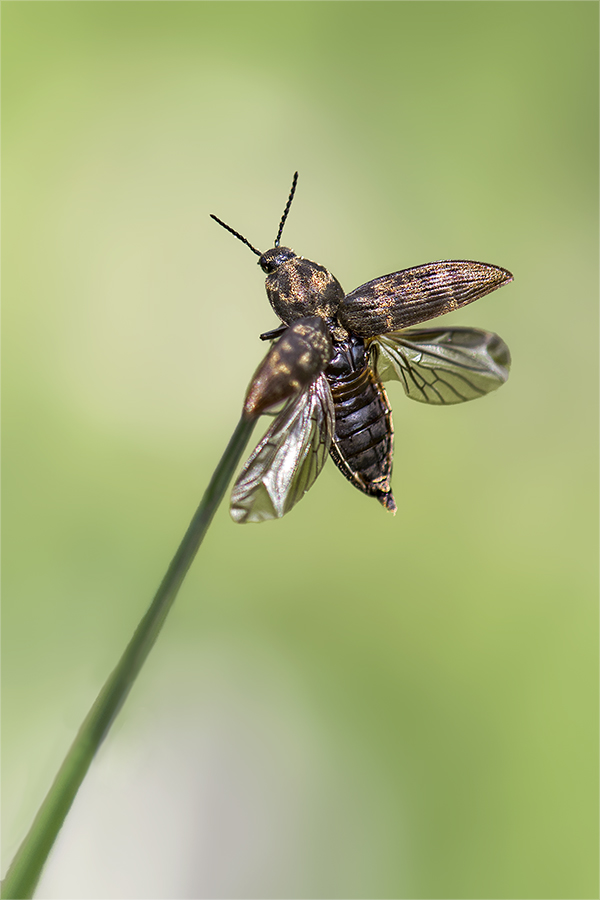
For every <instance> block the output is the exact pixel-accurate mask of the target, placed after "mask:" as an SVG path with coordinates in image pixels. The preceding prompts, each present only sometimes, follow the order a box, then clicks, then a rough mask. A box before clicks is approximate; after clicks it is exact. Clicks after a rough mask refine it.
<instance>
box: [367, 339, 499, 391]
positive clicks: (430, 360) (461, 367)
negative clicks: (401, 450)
mask: <svg viewBox="0 0 600 900" xmlns="http://www.w3.org/2000/svg"><path fill="white" fill-rule="evenodd" d="M371 347H372V348H373V352H374V356H375V366H376V369H377V374H378V375H379V377H380V378H381V380H382V381H387V380H388V379H390V378H395V379H397V380H398V381H400V382H401V383H402V385H403V387H404V390H405V391H406V393H407V394H408V396H409V397H411V399H413V400H419V401H421V402H422V403H436V404H449V403H463V402H464V401H465V400H474V399H475V398H476V397H482V396H483V395H484V394H487V393H489V392H490V391H495V390H496V389H497V388H499V387H500V386H501V385H502V384H504V382H505V381H506V380H507V378H508V371H509V368H510V352H509V349H508V347H507V346H506V344H505V343H504V341H503V340H502V338H500V337H498V335H497V334H494V333H493V332H491V331H481V330H480V329H478V328H446V329H441V328H438V329H420V328H413V329H410V330H408V331H397V332H392V333H391V334H384V335H381V336H380V337H378V338H376V339H374V340H373V341H372V342H371Z"/></svg>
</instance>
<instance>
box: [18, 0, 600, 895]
mask: <svg viewBox="0 0 600 900" xmlns="http://www.w3.org/2000/svg"><path fill="white" fill-rule="evenodd" d="M2 13H3V21H2V31H3V34H2V38H3V113H4V116H3V120H4V121H3V139H4V181H3V193H4V198H3V200H4V332H3V334H4V604H3V622H4V635H3V637H4V647H3V651H4V652H3V665H4V678H3V691H4V706H3V709H4V729H3V764H4V791H3V793H4V798H3V799H4V842H3V843H4V847H3V850H4V853H5V858H4V863H3V866H4V869H5V868H6V865H7V864H8V862H9V861H10V859H11V857H12V855H13V853H14V851H15V849H16V847H17V846H18V843H19V841H20V840H21V838H22V837H23V835H24V833H25V831H26V829H27V827H28V826H29V823H30V821H31V819H32V817H33V814H34V812H35V810H36V809H37V807H38V806H39V803H40V802H41V800H42V798H43V796H44V794H45V792H46V790H47V788H48V786H49V784H50V781H51V779H52V777H53V775H54V773H55V772H56V769H57V768H58V765H59V763H60V762H61V760H62V758H63V756H64V753H65V752H66V749H67V747H68V745H69V744H70V742H71V740H72V738H73V735H74V733H75V731H76V729H77V727H78V725H79V724H80V722H81V720H82V718H83V717H84V715H85V713H86V711H87V709H88V708H89V706H90V704H91V702H92V700H93V699H94V697H95V695H96V693H97V692H98V690H99V688H100V686H101V685H102V683H103V681H104V679H105V678H106V676H107V675H108V673H109V671H110V670H111V668H112V666H113V665H114V663H115V662H116V660H117V659H118V657H119V655H120V653H121V651H122V649H123V647H124V646H125V644H126V642H127V641H128V639H129V637H130V635H131V633H132V631H133V629H134V627H135V625H136V623H137V621H138V620H139V619H140V617H141V615H142V613H143V611H144V610H145V608H146V606H147V604H148V602H149V600H150V598H151V596H152V594H153V592H154V590H155V588H156V586H157V584H158V582H159V580H160V579H161V577H162V575H163V573H164V570H165V568H166V566H167V564H168V562H169V560H170V558H171V555H172V553H173V551H174V549H175V547H176V546H177V544H178V542H179V539H180V537H181V536H182V534H183V531H184V529H185V527H186V526H187V524H188V521H189V519H190V517H191V515H192V513H193V511H194V509H195V507H196V504H197V502H198V500H199V498H200V496H201V494H202V492H203V490H204V487H205V485H206V483H207V481H208V479H209V477H210V475H211V473H212V471H213V468H214V466H215V464H216V462H217V460H218V458H219V456H220V454H221V452H222V450H223V448H224V447H225V445H226V443H227V441H228V438H229V436H230V434H231V431H232V429H233V427H234V425H235V423H236V422H237V419H238V415H239V410H240V404H241V401H242V397H243V394H244V390H245V387H246V384H247V382H248V380H249V377H250V375H251V374H252V372H253V371H254V368H255V366H256V365H257V363H258V362H259V360H260V359H261V357H262V354H263V353H264V351H265V348H264V345H262V344H261V343H260V342H259V341H258V334H259V333H260V332H262V331H265V330H267V329H269V328H272V327H274V326H275V325H276V324H277V323H276V319H275V317H274V314H273V313H272V311H271V309H270V307H269V306H268V303H267V300H266V296H265V293H264V287H263V279H262V276H261V273H260V270H257V266H256V259H255V257H254V256H252V254H250V253H249V251H247V249H246V248H244V247H243V246H242V245H241V244H239V242H237V241H234V239H233V238H231V237H230V236H229V235H227V234H226V233H225V232H224V231H223V230H222V229H220V228H218V226H216V225H215V224H214V223H213V222H211V221H210V219H209V218H208V214H209V213H211V212H214V213H216V214H217V215H219V216H221V217H222V218H224V219H225V220H226V221H227V222H229V223H231V224H232V225H233V226H234V227H235V228H237V229H239V230H240V231H242V232H243V233H244V234H245V235H247V237H248V238H249V239H250V240H251V241H252V242H253V243H254V244H255V245H258V246H259V247H260V248H262V249H267V247H269V246H271V243H272V241H273V237H274V235H275V231H276V228H277V224H278V222H279V218H280V215H281V212H282V209H283V205H284V203H285V200H286V197H287V193H288V190H289V185H290V181H291V176H292V173H293V171H294V170H295V169H296V168H297V169H299V171H300V182H299V188H298V193H297V197H296V200H295V202H294V205H293V208H292V211H291V215H290V218H289V220H288V224H287V226H286V231H285V242H287V243H289V244H290V245H291V246H292V247H294V248H295V249H296V251H297V252H299V253H301V254H303V255H305V256H308V257H309V258H311V259H314V260H317V261H318V262H321V263H323V264H324V265H326V266H327V267H328V268H329V269H330V270H331V271H332V272H334V273H335V274H336V276H337V277H338V278H339V279H340V281H341V283H342V285H344V286H345V288H346V289H347V290H351V289H352V288H354V287H355V286H356V285H358V284H361V283H363V282H365V281H367V280H369V279H371V278H373V277H376V276H378V275H381V274H383V273H387V272H390V271H394V270H395V269H398V268H403V267H406V266H409V265H416V264H418V263H422V262H428V261H430V260H432V259H443V258H450V259H452V258H471V259H482V260H485V261H488V262H492V263H496V264H499V265H502V266H505V267H507V268H509V269H511V270H512V271H513V272H514V274H515V281H514V284H512V285H510V286H509V287H506V288H503V289H502V291H501V292H499V293H497V294H492V295H490V296H489V297H486V298H484V299H482V300H480V301H479V302H478V303H477V304H475V305H473V306H470V307H468V308H466V309H465V310H463V311H461V312H459V313H456V314H454V315H453V316H452V317H451V319H452V321H453V322H454V323H456V324H465V325H472V326H477V327H483V328H487V329H490V330H494V331H497V332H499V333H500V334H501V335H502V337H503V338H504V339H505V340H506V342H507V343H508V344H509V346H510V348H511V350H512V353H513V359H514V364H513V370H512V374H511V378H510V380H509V382H508V384H507V386H506V387H504V388H502V390H501V391H499V392H498V393H497V394H493V395H491V396H490V397H487V398H485V399H482V400H481V401H480V402H477V403H469V404H466V405H465V406H464V407H454V408H449V409H436V408H428V407H426V406H423V405H420V404H416V403H413V402H411V401H409V400H407V399H406V398H405V396H404V394H403V392H402V389H401V387H400V386H399V385H397V384H396V385H392V386H391V388H390V392H389V393H390V399H391V402H392V405H393V409H394V421H395V429H396V455H395V475H394V490H395V494H396V498H397V500H398V505H399V513H398V515H397V516H396V518H395V519H394V518H392V517H391V516H389V515H387V514H385V512H384V511H383V510H382V509H381V508H380V507H379V505H378V504H376V503H375V502H373V501H372V500H369V499H368V498H366V497H364V496H362V495H361V494H360V493H359V492H357V491H355V490H353V489H352V488H351V486H350V485H349V484H348V483H347V482H346V481H345V480H344V479H343V478H342V477H341V475H340V474H339V473H338V471H337V470H336V469H335V467H334V466H333V464H331V463H328V465H327V467H326V470H325V471H324V473H323V474H322V475H321V477H320V478H319V481H318V482H317V484H316V485H315V486H314V488H313V489H312V491H311V493H310V494H309V495H308V496H307V497H306V498H305V499H304V500H303V501H302V503H301V504H300V505H299V506H298V507H297V508H296V509H295V510H294V511H293V513H292V514H290V515H289V516H288V517H287V518H286V519H284V520H282V521H280V522H273V523H268V524H265V525H262V526H247V527H241V526H236V525H234V524H233V523H232V521H231V520H230V518H229V516H228V513H227V509H226V508H225V506H224V507H223V508H221V509H220V510H219V512H218V514H217V516H216V519H215V521H214V524H213V526H212V529H211V531H210V532H209V535H208V537H207V539H206V542H205V544H204V546H203V547H202V549H201V552H200V554H199V557H198V559H197V560H196V563H195V564H194V566H193V569H192V571H191V572H190V574H189V577H188V579H187V581H186V583H185V585H184V588H183V590H182V592H181V595H180V597H179V599H178V601H177V604H176V606H175V608H174V610H173V612H172V614H171V616H170V619H169V621H168V622H167V625H166V627H165V629H164V632H163V634H162V635H161V637H160V640H159V642H158V644H157V646H156V647H155V648H154V650H153V653H152V656H151V658H150V660H149V662H148V664H147V665H146V668H145V670H144V671H143V673H142V675H141V677H140V679H139V681H138V684H137V685H136V687H135V689H134V691H133V692H132V694H131V696H130V698H129V700H128V702H127V704H126V706H125V708H124V709H123V711H122V713H121V715H120V717H119V719H118V721H117V723H116V725H115V727H114V728H113V731H112V732H111V734H110V736H109V737H108V739H107V741H106V742H105V744H104V746H103V748H102V750H101V752H100V754H99V756H98V758H97V760H96V762H95V764H94V766H93V768H92V770H91V772H90V774H89V776H88V779H87V780H86V783H85V785H84V787H83V788H82V790H81V792H80V794H79V796H78V797H77V799H76V802H75V804H74V807H73V809H72V811H71V814H70V816H69V818H68V821H67V824H66V826H65V828H64V830H63V832H62V834H61V836H60V839H59V841H58V843H57V845H56V848H55V852H54V853H53V855H52V858H51V861H50V863H49V865H48V867H47V869H46V871H45V873H44V876H43V879H42V882H41V883H40V886H39V889H38V896H40V897H48V898H71V897H73V898H100V897H106V898H109V897H111V898H113V897H114V898H123V897H132V898H133V897H140V898H142V897H146V898H148V897H156V898H163V897H164V898H170V897H190V898H195V897H228V898H229V897H257V898H258V897H264V898H266V897H284V898H294V897H325V898H330V897H374V898H384V897H385V898H393V897H415V898H416V897H418V898H432V897H436V898H471V897H473V898H475V897H478V898H541V897H544V898H554V897H556V898H588V897H597V895H598V894H597V892H598V884H597V872H598V867H597V827H596V823H597V815H596V813H597V786H596V782H597V764H596V760H597V718H598V717H597V601H596V587H597V575H596V546H597V544H596V536H597V527H596V462H595V461H596V434H597V420H598V413H597V400H596V384H597V365H596V356H597V352H596V334H597V327H596V318H597V237H598V234H597V174H596V173H597V129H598V114H597V108H598V103H597V99H598V98H597V68H598V67H597V63H598V50H597V16H598V8H597V5H596V4H595V3H586V2H565V3H563V2H549V3H546V2H532V3H502V2H501V3H495V2H488V3H474V2H466V3H461V2H456V3H455V2H447V3H446V2H444V3H437V2H431V3H410V2H399V3H395V2H385V3H378V2H371V3H364V2H352V3H345V2H333V3H329V2H319V3H317V2H313V3H296V2H290V3H271V2H266V3H260V2H247V3H236V2H232V3H203V2H188V3H178V2H173V3H169V2H132V3H128V2H115V3H104V2H88V3H73V2H66V3H62V2H52V3H38V2H29V3H23V2H5V3H3V7H2ZM451 319H450V317H448V318H447V320H446V321H447V322H448V323H449V322H450V321H451ZM257 436H258V432H257Z"/></svg>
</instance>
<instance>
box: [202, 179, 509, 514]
mask: <svg viewBox="0 0 600 900" xmlns="http://www.w3.org/2000/svg"><path fill="white" fill-rule="evenodd" d="M297 178H298V173H296V174H295V175H294V181H293V183H292V190H291V192H290V196H289V199H288V202H287V204H286V207H285V210H284V213H283V216H282V218H281V222H280V224H279V230H278V233H277V238H276V239H275V245H274V247H273V248H272V249H271V250H267V251H266V253H261V252H260V251H259V250H257V249H256V248H255V247H253V246H252V244H250V243H249V241H247V240H246V238H244V237H242V235H241V234H239V233H238V232H237V231H234V230H233V229H232V228H230V227H229V226H228V225H226V224H225V223H224V222H222V221H221V220H220V219H217V217H216V216H213V217H212V218H214V219H215V220H216V221H217V222H219V224H220V225H222V226H223V227H224V228H226V229H227V230H228V231H230V232H231V233H232V234H233V235H234V236H235V237H237V238H238V239H239V240H241V241H243V243H245V244H246V245H247V246H248V247H250V249H251V250H252V251H253V252H254V253H255V254H256V255H257V256H258V257H259V264H260V266H261V268H262V269H263V271H264V272H265V274H266V276H267V277H266V290H267V295H268V297H269V301H270V303H271V306H272V307H273V309H274V310H275V312H276V314H277V315H278V316H279V318H280V319H281V321H282V322H283V325H282V326H280V327H279V328H277V329H275V330H274V331H270V332H267V333H265V334H263V335H261V338H262V339H263V340H273V339H276V340H275V343H274V344H273V345H272V347H271V350H270V351H269V353H268V354H267V356H266V357H265V359H264V361H263V363H262V364H261V366H260V367H259V369H258V371H257V373H256V374H255V376H254V379H253V381H252V383H251V385H250V388H249V390H248V394H247V397H246V402H245V405H244V414H245V415H246V416H248V417H254V416H256V415H260V414H261V413H263V412H267V411H269V410H271V409H273V408H274V407H276V406H277V407H278V408H280V406H281V403H284V404H285V405H284V406H283V409H279V411H278V413H277V415H276V417H275V419H274V421H273V423H272V425H271V427H270V428H269V429H268V431H267V433H266V434H265V436H264V438H263V439H262V441H261V442H260V443H259V444H258V446H257V447H256V448H255V450H254V452H253V453H252V455H251V456H250V459H249V460H248V461H247V462H246V464H245V466H244V467H243V469H242V472H241V474H240V476H239V478H238V480H237V481H236V483H235V485H234V488H233V491H232V497H231V515H232V517H233V519H234V520H235V521H236V522H260V521H264V520H265V519H270V518H279V517H281V516H283V515H285V513H286V512H288V511H289V510H290V509H291V507H292V506H293V505H294V504H295V503H297V502H298V500H300V499H301V497H302V496H303V495H304V493H306V491H307V490H308V489H309V487H311V485H312V484H313V482H314V480H315V479H316V477H317V475H318V474H319V472H320V471H321V469H322V467H323V465H324V463H325V459H326V458H327V454H328V452H329V454H330V455H331V457H332V459H333V460H334V462H335V463H336V465H337V466H338V468H339V469H340V470H341V471H342V473H343V474H344V475H345V476H346V478H348V480H349V481H351V482H352V484H354V486H355V487H357V488H358V489H359V490H360V491H362V492H363V493H365V494H367V495H369V496H372V497H376V498H377V499H378V500H379V502H380V503H381V504H382V505H383V506H384V507H385V508H386V509H388V510H390V511H391V512H395V511H396V503H395V501H394V497H393V495H392V490H391V485H390V478H391V473H392V441H393V427H392V417H391V410H390V406H389V403H388V399H387V396H386V393H385V390H384V388H383V384H382V382H383V381H385V380H388V379H397V380H399V381H400V382H401V383H402V385H403V387H404V389H405V391H406V393H407V394H408V396H409V397H411V398H412V399H414V400H419V401H421V402H424V403H430V404H451V403H461V402H463V401H466V400H472V399H475V398H476V397H480V396H482V395H483V394H486V393H488V392H489V391H492V390H495V389H496V388H498V387H500V385H501V384H504V382H505V381H506V380H507V378H508V370H509V366H510V353H509V351H508V347H507V346H506V344H505V343H504V342H503V341H502V339H501V338H499V337H498V335H495V334H492V333H491V332H487V331H481V330H479V329H472V328H445V329H444V328H437V329H426V330H421V329H408V330H406V326H409V325H416V324H420V323H421V322H424V321H427V320H428V319H431V318H435V317H436V316H439V315H443V314H444V313H447V312H450V311H452V310H454V309H458V308H460V307H462V306H465V305H466V304H467V303H472V302H473V301H474V300H477V299H478V298H479V297H482V296H484V295H485V294H488V293H489V292H490V291H493V290H495V289H496V288H498V287H500V286H502V285H503V284H506V283H508V282H509V281H512V275H511V273H510V272H508V271H507V270H506V269H502V268H500V267H498V266H492V265H489V264H488V263H481V262H472V261H467V260H453V261H440V262H434V263H427V264H425V265H422V266H414V267H412V268H410V269H404V270H402V271H400V272H394V273H392V274H390V275H384V276H382V277H381V278H376V279H375V280H374V281H370V282H367V283H366V284H364V285H361V286H360V287H358V288H356V290H354V291H352V292H351V293H350V294H347V295H346V294H344V291H343V289H342V287H341V285H340V283H339V281H338V280H337V279H336V278H335V277H334V276H333V275H332V274H331V273H330V272H328V271H327V269H325V268H324V267H323V266H321V265H318V264H317V263H314V262H311V261H310V260H308V259H304V258H303V257H300V256H297V255H296V254H295V253H294V251H293V250H291V249H289V248H288V247H281V246H280V245H279V241H280V238H281V233H282V231H283V226H284V224H285V220H286V218H287V215H288V212H289V209H290V206H291V202H292V199H293V196H294V192H295V188H296V183H297Z"/></svg>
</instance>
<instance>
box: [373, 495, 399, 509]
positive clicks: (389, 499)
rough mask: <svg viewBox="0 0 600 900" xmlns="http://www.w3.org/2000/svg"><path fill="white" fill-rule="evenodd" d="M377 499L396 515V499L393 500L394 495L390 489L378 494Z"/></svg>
mask: <svg viewBox="0 0 600 900" xmlns="http://www.w3.org/2000/svg"><path fill="white" fill-rule="evenodd" d="M377 499H378V500H379V502H380V503H381V505H382V506H384V507H385V508H386V509H388V510H389V511H390V512H391V513H393V515H396V512H397V511H398V507H397V506H396V501H395V500H394V495H393V494H392V492H391V491H386V492H385V494H384V493H381V494H378V495H377Z"/></svg>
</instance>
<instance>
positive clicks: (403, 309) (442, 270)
mask: <svg viewBox="0 0 600 900" xmlns="http://www.w3.org/2000/svg"><path fill="white" fill-rule="evenodd" d="M512 279H513V276H512V275H511V273H510V272H508V271H507V270H506V269H502V268H500V266H492V265H490V264H489V263H482V262H474V261H473V260H465V259H455V260H440V261H439V262H432V263H425V265H422V266H413V267H412V268H410V269H402V270H401V271H400V272H392V273H391V275H382V276H381V278H375V279H374V280H373V281H369V282H367V284H362V285H361V286H360V287H357V288H356V290H354V291H352V292H351V293H350V294H348V295H347V296H346V297H345V298H344V300H343V301H342V303H341V306H340V307H339V309H338V312H337V315H338V319H339V321H340V322H341V323H342V325H343V326H344V327H345V328H347V329H348V330H349V331H351V332H353V333H354V334H357V335H359V336H360V337H376V336H377V335H378V334H387V333H389V332H390V331H396V329H398V328H405V327H406V326H407V325H419V324H420V323H421V322H427V320H428V319H435V317H436V316H441V315H444V313H448V312H452V310H454V309H459V308H460V307H461V306H466V304H467V303H472V302H473V301H474V300H477V299H478V298H479V297H483V296H484V295H485V294H489V293H490V291H495V290H496V288H499V287H501V286H502V285H503V284H507V283H508V282H509V281H512Z"/></svg>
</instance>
